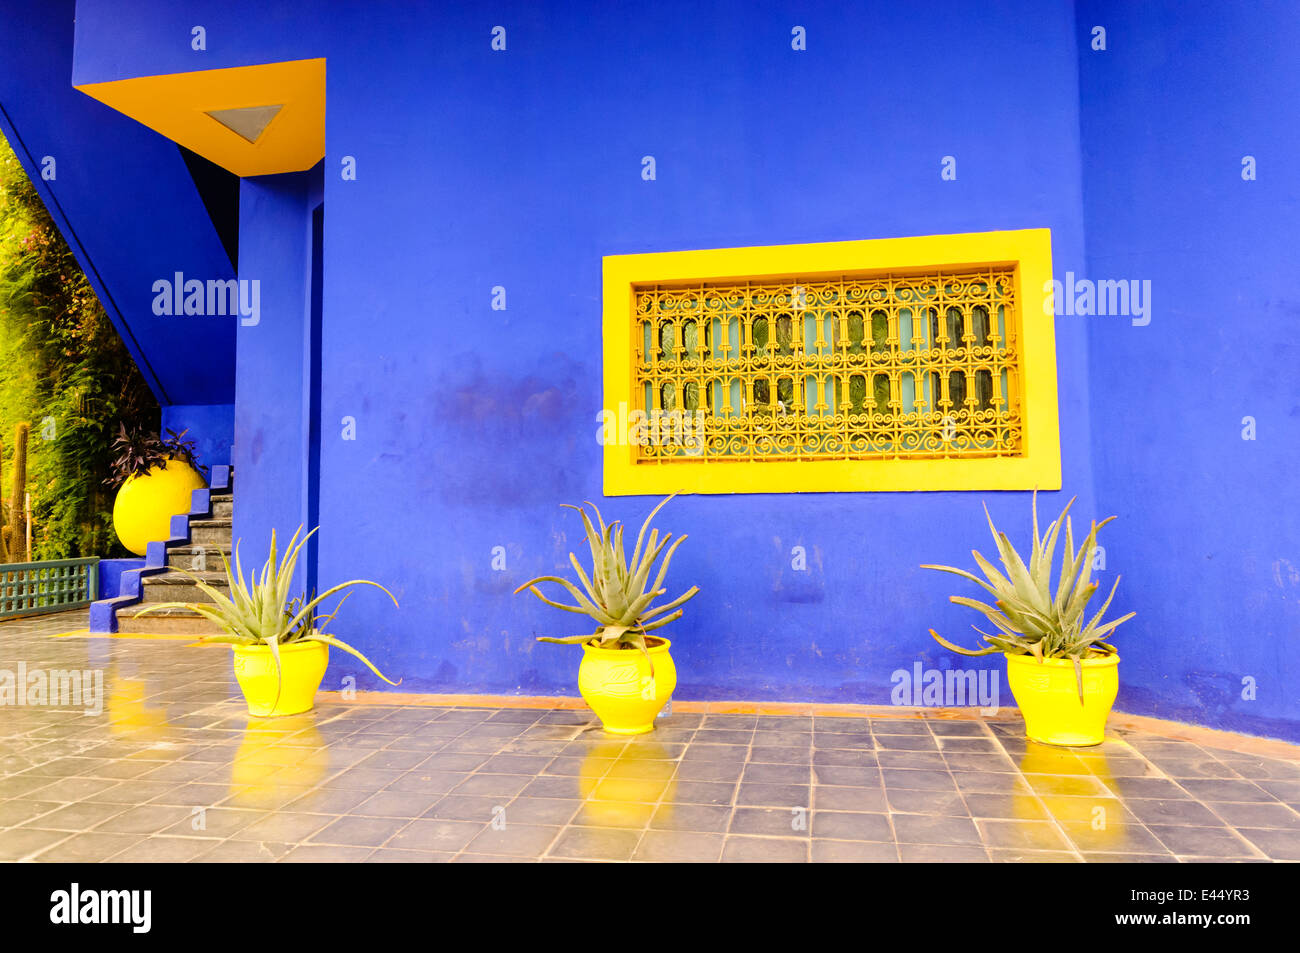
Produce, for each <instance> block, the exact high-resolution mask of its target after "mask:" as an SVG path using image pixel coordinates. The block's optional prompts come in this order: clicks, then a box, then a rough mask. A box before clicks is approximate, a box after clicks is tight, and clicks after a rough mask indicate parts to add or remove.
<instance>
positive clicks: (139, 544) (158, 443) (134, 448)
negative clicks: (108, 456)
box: [104, 423, 207, 556]
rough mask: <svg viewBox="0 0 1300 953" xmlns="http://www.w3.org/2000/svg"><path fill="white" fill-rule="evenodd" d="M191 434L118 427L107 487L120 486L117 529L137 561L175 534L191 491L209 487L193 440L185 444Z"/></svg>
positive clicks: (116, 504)
mask: <svg viewBox="0 0 1300 953" xmlns="http://www.w3.org/2000/svg"><path fill="white" fill-rule="evenodd" d="M188 432H189V431H186V430H182V431H181V432H180V433H176V432H175V431H173V430H168V431H167V436H166V437H160V436H159V435H158V434H157V433H154V432H153V431H151V430H149V429H147V428H145V427H141V426H135V427H132V428H131V429H130V430H128V429H127V427H126V424H124V423H119V424H118V432H117V436H116V437H114V438H113V453H114V454H115V456H114V457H113V460H112V474H111V476H109V478H108V479H107V480H105V481H104V482H105V483H107V484H109V485H110V486H120V487H121V489H119V490H118V491H117V498H116V499H115V500H114V501H113V529H114V530H115V531H116V532H117V538H118V539H120V540H121V541H122V545H123V546H125V547H126V548H127V549H129V550H130V551H131V552H133V553H135V554H136V555H137V556H143V555H144V554H145V550H146V549H147V548H148V546H149V544H150V543H151V542H153V541H155V540H165V539H167V538H168V537H169V536H170V535H171V518H172V517H173V516H175V515H176V514H178V513H188V512H189V509H190V494H191V492H192V491H194V490H199V489H202V488H203V487H204V486H206V485H207V483H206V481H205V480H204V479H203V474H202V473H200V472H199V470H200V468H199V466H198V460H197V459H196V457H195V453H194V441H193V440H186V439H185V434H186V433H188Z"/></svg>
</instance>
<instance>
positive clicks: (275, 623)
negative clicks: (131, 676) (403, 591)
mask: <svg viewBox="0 0 1300 953" xmlns="http://www.w3.org/2000/svg"><path fill="white" fill-rule="evenodd" d="M319 528H320V527H317V528H316V529H319ZM316 529H313V530H312V531H311V532H309V533H307V534H306V535H305V536H302V538H301V539H299V538H298V537H299V535H300V534H301V533H302V531H303V527H301V526H299V527H298V530H297V532H295V533H294V534H293V538H292V539H291V540H290V541H289V548H288V549H287V550H286V551H285V553H284V557H283V559H281V560H280V561H279V562H277V560H276V557H277V549H276V539H275V530H274V529H273V530H271V551H270V554H269V555H268V556H267V557H266V562H265V563H264V564H263V566H262V572H261V575H260V576H259V575H258V574H257V572H256V571H254V572H252V573H250V575H249V578H248V580H247V581H245V579H244V570H243V566H242V565H241V564H240V561H239V544H238V543H236V544H235V553H234V557H235V562H234V567H233V569H232V567H231V564H230V560H229V559H227V558H226V554H225V553H222V554H221V565H222V568H223V569H224V570H225V573H226V582H227V585H228V587H229V589H230V595H229V596H227V595H226V594H225V593H223V592H221V591H220V590H219V589H217V588H215V587H214V586H210V585H208V584H207V583H205V582H204V581H203V580H202V579H200V578H199V577H198V576H197V575H195V574H194V573H192V572H189V571H188V570H185V569H181V568H180V567H176V568H175V569H174V570H173V571H175V572H180V573H183V574H184V575H186V576H189V577H190V578H191V579H193V580H194V582H195V584H196V585H197V586H198V588H199V589H200V590H201V591H202V592H203V593H204V594H206V595H207V596H208V598H210V599H211V600H212V602H211V603H202V602H160V603H157V604H156V605H151V606H147V607H146V608H145V609H144V610H143V611H142V612H141V613H140V615H141V616H143V615H146V614H148V613H151V612H156V611H159V610H162V609H177V608H180V609H189V610H191V611H193V612H197V613H198V614H199V615H201V616H203V617H204V618H205V619H208V620H210V621H212V622H214V623H216V624H217V625H218V626H220V627H221V629H222V632H223V634H221V635H205V636H201V637H200V638H199V641H200V642H217V643H228V644H230V645H265V646H267V647H269V648H270V650H271V655H272V656H273V657H274V659H275V667H276V670H277V671H279V669H280V646H281V645H290V644H293V643H297V642H322V643H324V644H325V645H332V646H334V647H335V648H336V649H340V650H341V651H344V652H347V653H348V654H349V655H352V656H355V657H356V658H358V659H360V660H361V661H362V662H364V663H365V665H366V667H367V668H369V669H370V671H372V672H374V673H375V674H376V675H378V676H379V677H380V678H382V679H383V680H384V681H385V682H388V684H389V685H397V684H398V682H394V681H393V680H392V679H390V678H389V677H388V676H386V675H385V674H384V673H383V672H381V671H379V669H377V668H376V667H375V666H374V664H373V663H372V662H371V661H370V659H368V658H366V657H365V656H364V655H363V654H361V653H360V652H359V651H357V650H356V649H354V648H353V647H352V646H350V645H348V644H347V643H346V642H343V641H341V640H340V639H336V638H335V637H334V636H332V635H327V634H326V633H325V631H324V627H325V625H326V624H327V623H328V622H330V621H331V620H332V619H333V618H334V617H335V616H336V615H338V610H339V608H340V607H342V605H343V603H344V602H346V601H347V598H348V596H350V595H351V593H350V592H349V593H348V594H347V595H345V596H344V597H343V599H341V600H340V601H339V605H338V606H336V607H335V609H334V611H333V612H331V613H329V614H328V615H317V614H316V607H317V606H319V605H320V604H321V603H322V602H323V601H324V600H326V599H328V598H329V597H330V596H333V595H336V594H338V593H340V592H343V591H345V590H347V589H351V588H352V587H353V586H374V587H375V588H376V589H382V590H383V591H384V593H385V594H386V595H387V596H388V598H390V599H392V600H393V605H394V606H396V605H397V597H396V596H394V595H393V594H392V593H391V592H389V591H388V590H387V589H385V588H384V587H383V586H381V585H380V584H379V583H377V582H372V581H370V580H369V579H350V580H348V581H347V582H341V583H339V584H338V585H337V586H331V587H330V588H329V589H327V590H325V591H324V592H322V593H321V594H320V595H318V596H315V597H314V598H312V599H307V598H306V596H303V595H299V596H296V597H294V598H292V599H291V598H290V593H291V592H292V590H293V572H294V568H295V567H296V566H297V564H298V556H299V555H300V554H301V552H302V547H303V546H304V545H305V544H306V542H307V540H308V539H310V538H311V536H312V534H314V533H315V532H316Z"/></svg>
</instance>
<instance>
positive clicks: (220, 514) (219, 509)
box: [212, 500, 235, 520]
mask: <svg viewBox="0 0 1300 953" xmlns="http://www.w3.org/2000/svg"><path fill="white" fill-rule="evenodd" d="M234 511H235V501H234V500H213V501H212V518H213V519H218V520H228V519H230V518H231V516H232V515H233V514H234Z"/></svg>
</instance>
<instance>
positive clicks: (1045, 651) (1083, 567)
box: [921, 491, 1137, 700]
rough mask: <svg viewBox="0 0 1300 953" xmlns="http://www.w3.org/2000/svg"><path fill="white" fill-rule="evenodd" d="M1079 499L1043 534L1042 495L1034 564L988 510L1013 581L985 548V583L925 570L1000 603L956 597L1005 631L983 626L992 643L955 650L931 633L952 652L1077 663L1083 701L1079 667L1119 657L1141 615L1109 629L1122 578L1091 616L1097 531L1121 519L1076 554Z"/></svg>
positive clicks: (978, 559)
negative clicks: (1059, 548) (964, 582)
mask: <svg viewBox="0 0 1300 953" xmlns="http://www.w3.org/2000/svg"><path fill="white" fill-rule="evenodd" d="M1073 505H1074V500H1073V499H1072V500H1070V502H1069V503H1067V504H1065V509H1063V510H1062V511H1061V515H1060V516H1059V517H1057V518H1056V519H1055V520H1054V521H1053V522H1052V523H1051V525H1049V526H1048V527H1047V531H1046V532H1045V533H1044V534H1043V535H1042V536H1039V534H1038V493H1037V491H1035V492H1034V497H1033V508H1034V546H1033V549H1032V550H1031V552H1030V555H1029V562H1028V563H1026V562H1025V561H1024V559H1022V558H1021V556H1020V554H1019V553H1018V552H1016V548H1015V547H1014V546H1012V545H1011V541H1010V540H1009V539H1007V535H1006V534H1005V533H1000V532H998V529H997V527H995V526H994V525H993V518H992V517H991V516H989V511H988V507H987V506H986V507H985V508H984V516H985V518H986V519H987V520H988V523H989V529H990V530H992V532H993V539H994V541H995V542H996V543H997V547H998V556H999V559H1000V561H1001V562H1002V568H1003V570H1005V575H1004V574H1003V573H1002V572H999V571H998V569H997V568H996V567H994V566H993V564H992V563H990V562H989V561H988V560H987V559H985V558H984V557H983V556H982V555H980V553H979V552H978V551H977V550H971V555H972V556H974V557H975V564H976V565H977V566H979V568H980V571H981V572H983V573H984V576H985V578H984V579H981V578H980V577H979V576H976V575H975V574H974V573H971V572H967V571H966V570H965V569H955V568H953V567H952V566H930V565H926V566H922V567H921V568H922V569H937V570H939V571H941V572H948V573H952V574H953V575H957V576H961V577H962V578H963V579H969V580H970V581H971V582H974V583H977V584H978V585H980V586H981V587H982V588H983V589H984V590H985V591H987V592H988V593H989V594H990V595H992V596H993V598H994V604H993V605H989V604H988V603H986V602H981V601H979V600H978V599H968V598H966V597H965V596H950V597H949V599H950V601H952V602H954V603H956V604H957V605H961V606H969V607H970V608H972V609H975V610H977V611H979V612H981V613H983V614H984V616H985V617H986V618H987V619H988V620H989V621H990V622H992V623H993V624H994V625H995V626H997V628H998V630H999V631H998V634H997V635H990V634H989V633H987V632H984V631H982V630H981V629H979V628H976V629H975V631H976V632H979V634H980V635H981V636H983V638H984V641H985V642H987V643H989V644H988V645H987V646H981V647H980V648H978V649H964V648H962V647H961V646H958V645H953V644H952V643H951V642H949V641H947V640H946V639H943V638H941V637H940V635H939V633H937V632H935V631H934V629H931V630H930V635H931V636H933V637H934V639H935V641H937V642H938V643H939V644H940V645H942V646H943V647H944V648H948V649H951V650H952V651H954V652H958V653H960V654H962V655H988V654H990V653H992V652H1006V653H1007V654H1009V655H1032V656H1034V658H1036V659H1038V660H1039V661H1042V660H1043V659H1045V658H1050V659H1066V658H1068V659H1071V660H1073V661H1074V670H1075V676H1076V680H1077V681H1078V683H1079V697H1080V699H1081V700H1082V698H1083V668H1082V666H1081V665H1080V664H1079V663H1080V660H1082V659H1085V658H1097V657H1100V656H1104V655H1112V654H1114V652H1115V647H1114V646H1113V645H1111V644H1110V643H1108V642H1107V641H1106V639H1107V638H1109V637H1110V634H1111V633H1112V632H1113V631H1114V630H1115V628H1116V627H1117V626H1118V625H1119V624H1120V623H1121V622H1126V621H1128V620H1129V619H1131V618H1133V616H1135V615H1136V614H1137V613H1135V612H1130V613H1129V614H1128V615H1125V616H1121V617H1120V618H1118V619H1116V620H1115V621H1113V622H1107V623H1105V624H1104V625H1103V624H1102V617H1103V616H1104V615H1105V614H1106V610H1107V609H1108V608H1110V602H1111V599H1113V598H1114V597H1115V590H1116V589H1117V588H1118V587H1119V577H1116V578H1115V584H1114V585H1113V586H1111V589H1110V595H1109V596H1107V597H1106V601H1105V602H1104V603H1102V606H1101V608H1100V609H1099V610H1097V613H1096V614H1095V615H1093V616H1092V617H1091V618H1086V617H1085V615H1084V610H1085V609H1086V607H1087V605H1088V600H1089V599H1091V598H1092V594H1093V593H1094V592H1096V591H1097V583H1095V582H1093V581H1092V557H1093V550H1094V549H1095V548H1096V545H1097V531H1098V530H1099V529H1101V528H1102V527H1103V526H1105V525H1106V524H1107V523H1109V522H1110V521H1111V520H1113V519H1114V518H1115V517H1113V516H1110V517H1107V518H1106V519H1104V520H1102V521H1101V522H1100V523H1096V522H1094V523H1093V524H1092V529H1091V530H1090V531H1089V533H1088V536H1087V537H1086V538H1085V539H1084V541H1083V544H1082V545H1081V546H1080V547H1079V548H1078V550H1075V548H1074V527H1073V525H1072V523H1071V521H1070V518H1069V516H1068V515H1067V514H1068V513H1069V512H1070V507H1071V506H1073ZM1062 528H1064V529H1065V546H1064V550H1063V552H1062V554H1061V573H1060V578H1059V580H1058V582H1057V583H1056V584H1055V585H1053V584H1052V560H1053V559H1054V558H1055V553H1056V542H1057V537H1058V536H1059V535H1060V531H1061V529H1062Z"/></svg>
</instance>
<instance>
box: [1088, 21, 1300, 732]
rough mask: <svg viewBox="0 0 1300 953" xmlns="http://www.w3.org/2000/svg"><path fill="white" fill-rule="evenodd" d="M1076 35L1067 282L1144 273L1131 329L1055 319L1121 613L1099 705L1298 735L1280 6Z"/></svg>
mask: <svg viewBox="0 0 1300 953" xmlns="http://www.w3.org/2000/svg"><path fill="white" fill-rule="evenodd" d="M1095 25H1105V26H1106V27H1107V31H1108V37H1107V41H1108V42H1107V46H1108V49H1107V50H1106V51H1105V52H1095V53H1094V52H1091V51H1090V50H1088V47H1087V46H1086V43H1087V37H1088V36H1089V35H1090V31H1091V29H1092V27H1093V26H1095ZM1078 27H1079V29H1078V36H1079V46H1080V49H1081V50H1083V51H1084V52H1083V53H1081V63H1080V65H1081V71H1080V72H1081V80H1082V122H1083V136H1084V143H1085V150H1084V186H1085V188H1084V194H1085V200H1086V201H1085V211H1086V223H1087V236H1088V241H1087V244H1088V256H1087V259H1088V267H1087V270H1088V273H1089V274H1092V275H1095V276H1098V277H1105V278H1140V279H1145V280H1150V281H1151V282H1152V300H1153V312H1152V317H1151V323H1150V324H1149V325H1147V326H1145V327H1135V326H1133V325H1132V323H1131V322H1130V321H1129V320H1126V319H1124V318H1113V317H1111V318H1099V317H1093V318H1076V319H1075V320H1077V321H1080V322H1085V323H1087V324H1088V335H1089V337H1088V340H1089V350H1090V360H1091V364H1092V368H1093V385H1092V413H1093V432H1092V452H1093V455H1094V471H1095V473H1096V481H1097V493H1098V496H1099V497H1100V498H1101V499H1102V500H1103V502H1104V506H1105V508H1106V509H1107V510H1108V511H1111V512H1115V513H1118V514H1119V517H1120V519H1119V520H1118V521H1117V522H1116V523H1115V524H1113V528H1108V530H1107V532H1108V533H1109V536H1110V539H1109V543H1108V561H1109V564H1110V567H1111V568H1112V569H1114V570H1117V571H1119V572H1121V573H1122V574H1123V576H1124V581H1123V582H1122V583H1121V584H1120V586H1121V589H1122V590H1123V591H1124V593H1125V600H1124V602H1125V605H1126V606H1129V607H1131V608H1134V609H1136V610H1138V617H1137V618H1136V619H1134V620H1133V621H1132V622H1131V623H1128V624H1127V625H1126V626H1125V627H1124V628H1125V629H1127V631H1124V630H1121V631H1122V633H1123V637H1122V639H1120V640H1118V644H1120V645H1121V647H1122V650H1123V651H1122V655H1123V658H1124V666H1123V668H1122V673H1123V674H1122V679H1121V681H1122V689H1121V694H1120V699H1119V704H1120V706H1121V707H1123V708H1124V709H1125V710H1128V711H1133V712H1141V713H1145V714H1152V715H1158V716H1161V717H1165V718H1178V719H1186V720H1190V721H1197V722H1202V723H1207V724H1212V725H1217V726H1221V727H1228V728H1235V729H1239V730H1244V731H1248V732H1254V733H1257V734H1265V735H1276V736H1280V737H1285V738H1290V739H1292V740H1300V687H1298V686H1300V638H1298V636H1300V482H1298V481H1297V480H1296V476H1295V460H1296V454H1297V448H1300V345H1297V342H1296V338H1295V335H1294V334H1293V333H1291V329H1292V328H1294V327H1295V326H1296V323H1297V319H1298V318H1300V280H1298V278H1297V269H1296V258H1295V255H1296V249H1295V244H1296V242H1295V231H1296V224H1297V222H1298V221H1300V183H1298V182H1297V180H1296V177H1295V175H1294V172H1293V165H1294V163H1295V161H1296V157H1297V156H1300V124H1298V123H1297V122H1296V114H1295V108H1294V106H1293V105H1291V104H1294V103H1296V102H1298V101H1300V71H1298V70H1297V69H1296V50H1297V49H1300V11H1297V8H1296V5H1295V4H1294V3H1284V2H1270V3H1257V4H1235V3H1227V4H1224V3H1193V4H1188V3H1179V4H1172V3H1170V4H1127V3H1102V4H1098V3H1091V2H1089V3H1082V4H1080V6H1079V10H1078ZM1247 155H1251V156H1254V157H1255V158H1256V161H1257V169H1258V172H1257V174H1258V178H1257V179H1256V180H1255V181H1244V180H1243V179H1242V175H1241V173H1242V158H1243V156H1247ZM1245 417H1253V418H1254V419H1255V422H1256V439H1255V440H1243V439H1242V433H1243V429H1244V425H1243V418H1245ZM1245 679H1252V680H1254V682H1255V693H1254V694H1255V697H1254V699H1253V700H1247V698H1244V697H1243V692H1246V694H1250V693H1249V692H1248V691H1246V690H1247V689H1248V688H1249V687H1250V684H1249V682H1247V683H1245V684H1243V680H1245Z"/></svg>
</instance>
